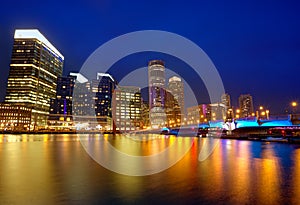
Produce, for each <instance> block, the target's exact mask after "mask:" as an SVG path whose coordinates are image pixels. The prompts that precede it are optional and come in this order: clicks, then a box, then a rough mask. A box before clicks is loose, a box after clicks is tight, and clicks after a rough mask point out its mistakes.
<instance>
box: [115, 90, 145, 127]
mask: <svg viewBox="0 0 300 205" xmlns="http://www.w3.org/2000/svg"><path fill="white" fill-rule="evenodd" d="M113 123H114V130H115V131H116V132H121V133H122V132H130V131H136V130H139V129H140V127H141V89H140V88H139V87H135V86H118V88H117V89H116V90H115V92H114V94H113Z"/></svg>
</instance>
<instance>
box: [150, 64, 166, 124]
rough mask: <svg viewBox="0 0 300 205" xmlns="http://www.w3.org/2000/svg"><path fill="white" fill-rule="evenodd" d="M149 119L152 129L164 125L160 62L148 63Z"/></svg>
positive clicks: (163, 98) (161, 65) (164, 115)
mask: <svg viewBox="0 0 300 205" xmlns="http://www.w3.org/2000/svg"><path fill="white" fill-rule="evenodd" d="M148 81H149V118H150V123H151V126H152V128H160V127H163V126H165V124H166V113H165V110H164V108H165V65H164V62H163V61H161V60H152V61H150V62H149V63H148Z"/></svg>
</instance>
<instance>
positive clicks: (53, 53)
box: [5, 29, 64, 130]
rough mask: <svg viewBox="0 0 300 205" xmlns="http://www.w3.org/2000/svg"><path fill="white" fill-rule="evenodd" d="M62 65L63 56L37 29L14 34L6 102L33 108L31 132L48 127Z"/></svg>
mask: <svg viewBox="0 0 300 205" xmlns="http://www.w3.org/2000/svg"><path fill="white" fill-rule="evenodd" d="M63 62H64V57H63V56H62V55H61V54H60V52H59V51H58V50H57V49H56V48H55V47H54V46H53V45H52V44H51V43H50V42H49V41H48V40H47V39H46V38H45V37H44V36H43V35H42V34H41V33H40V32H39V31H38V30H36V29H24V30H16V31H15V36H14V45H13V50H12V56H11V64H10V71H9V76H8V82H7V89H6V96H5V102H6V103H17V104H18V105H20V106H25V105H26V107H31V108H32V115H31V126H30V129H31V130H33V129H39V128H44V127H45V126H46V125H47V118H48V115H49V108H50V99H51V98H55V96H56V82H57V77H59V76H61V75H62V71H63Z"/></svg>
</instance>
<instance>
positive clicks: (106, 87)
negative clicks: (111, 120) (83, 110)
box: [92, 73, 116, 117]
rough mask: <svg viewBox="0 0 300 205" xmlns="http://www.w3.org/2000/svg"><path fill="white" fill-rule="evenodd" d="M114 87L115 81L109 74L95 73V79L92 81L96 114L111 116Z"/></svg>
mask: <svg viewBox="0 0 300 205" xmlns="http://www.w3.org/2000/svg"><path fill="white" fill-rule="evenodd" d="M115 87H116V82H115V80H114V79H113V77H112V76H111V75H109V74H107V73H97V80H93V81H92V92H93V94H94V96H95V114H96V116H105V117H112V109H111V104H112V97H113V96H112V95H113V92H114V90H115Z"/></svg>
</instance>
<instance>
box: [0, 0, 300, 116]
mask: <svg viewBox="0 0 300 205" xmlns="http://www.w3.org/2000/svg"><path fill="white" fill-rule="evenodd" d="M33 2H34V1H33ZM33 2H32V5H33V6H32V7H31V8H29V7H26V5H25V3H22V2H19V4H17V5H16V7H17V8H22V7H24V8H26V11H28V12H26V13H23V12H21V11H20V9H14V8H15V6H13V5H12V4H11V3H8V2H5V3H4V8H5V9H4V12H2V13H1V14H0V15H1V16H2V17H3V18H0V19H1V20H0V22H1V25H2V27H1V32H2V34H3V38H1V39H0V46H1V47H2V48H3V49H1V51H0V57H1V59H2V60H1V62H0V65H1V68H2V70H3V75H2V76H1V77H0V90H1V92H0V99H2V100H3V99H4V93H5V87H6V80H7V77H8V70H9V63H10V56H11V50H12V41H13V40H12V38H11V37H12V35H13V34H12V33H13V31H14V29H16V28H38V29H40V31H41V32H42V33H45V34H47V38H49V41H51V42H55V43H54V44H55V46H56V47H57V48H58V49H59V50H60V51H61V52H62V53H63V54H64V56H65V57H66V61H65V66H64V67H65V71H64V75H67V73H69V72H70V71H75V72H76V71H79V69H80V67H81V65H82V64H83V62H84V61H85V59H86V58H87V57H88V56H89V55H90V54H91V53H92V52H93V50H95V49H96V48H97V47H98V46H100V45H101V44H103V43H104V42H106V41H107V40H110V39H112V38H114V37H116V36H118V35H121V34H124V33H127V32H131V31H136V30H143V29H157V30H166V31H170V32H175V33H178V34H179V35H183V36H184V37H186V38H188V39H190V40H192V41H194V42H195V43H196V44H198V45H199V46H200V47H201V48H202V49H203V50H204V51H205V52H206V53H207V54H208V56H209V57H210V58H211V59H212V61H213V62H214V64H215V65H216V67H217V69H218V71H219V72H220V75H221V77H222V79H223V82H224V86H225V90H226V92H228V93H230V94H231V96H232V101H233V102H234V103H236V102H237V99H238V96H239V95H240V94H243V93H250V94H251V95H252V96H254V98H255V103H257V104H255V107H257V106H259V105H269V106H270V109H271V110H274V111H277V112H279V113H282V112H284V110H285V109H287V108H288V107H289V104H290V102H291V101H299V94H298V92H297V91H296V89H294V88H296V87H299V81H298V80H297V74H298V73H299V71H298V67H299V66H300V65H299V64H300V62H299V60H298V50H299V38H298V36H299V33H300V30H299V27H298V25H299V13H298V12H297V9H296V8H298V6H299V5H298V4H299V3H298V2H289V3H285V2H276V3H272V4H269V3H267V2H255V3H254V2H253V3H250V2H227V3H226V4H224V3H221V2H219V4H212V5H211V4H209V3H206V2H193V3H191V2H190V3H185V4H182V3H179V2H173V3H172V4H171V3H170V2H159V3H160V5H161V6H160V7H157V8H156V9H157V15H155V16H152V15H151V16H149V15H150V14H147V12H146V11H147V9H146V8H151V6H152V5H153V4H155V2H152V3H151V4H150V3H136V4H131V5H126V4H125V3H124V4H122V3H120V2H119V3H116V2H114V3H112V2H102V3H98V2H89V3H83V2H82V3H81V2H74V3H73V4H72V5H67V4H66V3H65V2H63V3H60V8H58V9H57V11H56V18H57V19H63V21H58V22H59V23H56V21H54V20H53V15H52V14H53V10H54V7H53V6H51V5H50V4H48V2H42V3H39V4H34V3H33ZM52 5H53V2H52ZM38 6H42V7H43V8H46V9H45V10H43V11H41V10H40V9H36V8H37V7H38ZM67 8H68V9H67ZM264 8H268V9H264ZM65 11H66V12H65ZM91 11H93V12H91ZM130 11H132V12H130ZM133 11H135V12H133ZM179 11H180V12H179ZM209 11H214V12H213V13H210V12H209ZM16 12H19V13H16ZM24 12H25V10H24ZM41 12H42V13H41ZM79 13H80V14H81V15H82V14H84V15H85V18H82V19H81V17H80V15H79ZM178 13H181V15H176V14H178ZM22 14H23V15H22ZM25 14H26V15H25ZM129 14H130V15H129ZM20 16H22V19H20V18H19V17H20ZM40 16H43V18H39V17H40ZM112 16H113V17H114V18H112ZM137 16H138V17H139V18H136V17H137ZM166 16H169V18H167V17H166ZM150 17H151V18H150ZM224 17H225V18H224ZM183 20H184V21H183ZM127 22H132V23H131V26H128V23H127ZM177 22H181V23H179V24H178V23H177ZM183 22H184V23H183ZM125 25H126V26H125ZM61 28H64V29H63V30H64V32H57V31H61ZM103 28H105V29H103ZM220 37H222V38H220ZM81 39H85V40H84V41H81ZM74 45H76V46H75V47H74ZM73 48H75V49H73ZM145 55H148V54H145ZM150 59H163V60H165V61H167V62H169V63H168V67H170V68H174V69H179V70H180V69H185V68H186V67H184V66H183V67H182V66H181V64H180V63H178V62H175V61H174V62H173V61H169V59H171V58H169V57H168V56H163V57H161V55H160V54H159V55H158V54H156V55H154V57H150ZM147 60H149V58H148V59H147ZM141 62H142V63H141ZM140 65H144V66H145V65H146V63H145V60H144V59H143V61H142V60H141V61H139V60H137V61H136V62H135V61H134V60H133V58H130V57H129V58H128V59H127V60H126V59H125V60H124V61H121V62H120V63H117V65H116V66H122V67H123V68H124V71H126V70H127V71H128V70H130V68H131V67H135V66H140ZM176 67H177V68H176ZM291 74H293V75H291ZM246 76H247V77H246ZM121 77H122V75H121V74H120V75H119V76H116V78H121ZM186 78H187V79H191V80H192V79H193V78H192V76H191V75H190V74H189V75H187V76H186ZM202 88H203V87H202ZM199 95H200V98H205V94H199ZM234 103H233V104H234ZM235 106H237V103H236V104H235Z"/></svg>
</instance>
